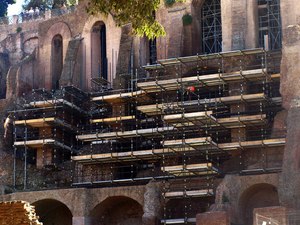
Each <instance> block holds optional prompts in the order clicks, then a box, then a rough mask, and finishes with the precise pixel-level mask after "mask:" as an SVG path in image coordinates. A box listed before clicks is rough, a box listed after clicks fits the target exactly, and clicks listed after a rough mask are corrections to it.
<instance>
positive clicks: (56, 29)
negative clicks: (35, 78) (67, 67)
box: [40, 22, 72, 89]
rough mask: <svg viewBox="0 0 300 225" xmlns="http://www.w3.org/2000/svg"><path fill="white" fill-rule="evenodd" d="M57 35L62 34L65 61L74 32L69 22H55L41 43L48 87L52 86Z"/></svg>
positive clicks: (45, 84)
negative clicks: (53, 42)
mask: <svg viewBox="0 0 300 225" xmlns="http://www.w3.org/2000/svg"><path fill="white" fill-rule="evenodd" d="M57 35H60V36H61V38H62V46H63V49H62V52H63V54H62V55H63V56H62V60H63V61H64V59H65V56H66V53H67V46H68V43H69V41H70V40H71V37H72V33H71V30H70V28H69V26H68V24H66V23H64V22H57V23H55V24H53V25H52V26H51V27H50V28H49V29H48V31H47V32H46V36H45V38H44V39H43V41H41V43H40V59H41V61H42V64H43V68H44V71H41V72H44V74H45V76H44V77H45V78H44V86H45V87H46V88H47V89H51V88H52V66H51V61H52V59H51V57H52V54H51V53H52V40H53V38H54V37H55V36H57ZM41 77H42V76H41ZM41 82H42V81H41Z"/></svg>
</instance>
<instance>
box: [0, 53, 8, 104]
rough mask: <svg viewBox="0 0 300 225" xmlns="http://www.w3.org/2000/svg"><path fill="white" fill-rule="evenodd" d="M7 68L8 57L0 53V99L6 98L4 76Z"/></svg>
mask: <svg viewBox="0 0 300 225" xmlns="http://www.w3.org/2000/svg"><path fill="white" fill-rule="evenodd" d="M8 68H9V59H8V55H7V54H4V53H0V99H5V98H6V76H7V72H8Z"/></svg>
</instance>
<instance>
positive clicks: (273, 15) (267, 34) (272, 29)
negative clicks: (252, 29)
mask: <svg viewBox="0 0 300 225" xmlns="http://www.w3.org/2000/svg"><path fill="white" fill-rule="evenodd" d="M258 27H259V38H258V39H259V47H264V48H265V49H267V50H276V49H281V45H282V44H281V37H282V34H281V17H280V0H258Z"/></svg>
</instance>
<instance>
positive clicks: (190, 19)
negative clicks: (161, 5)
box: [182, 13, 193, 26]
mask: <svg viewBox="0 0 300 225" xmlns="http://www.w3.org/2000/svg"><path fill="white" fill-rule="evenodd" d="M192 22H193V17H192V15H191V14H189V13H187V14H185V15H183V17H182V23H183V26H187V25H190V24H192Z"/></svg>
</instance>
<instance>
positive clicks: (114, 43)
mask: <svg viewBox="0 0 300 225" xmlns="http://www.w3.org/2000/svg"><path fill="white" fill-rule="evenodd" d="M97 23H99V24H105V27H106V52H107V80H108V81H109V82H112V81H113V79H114V78H115V76H116V68H117V62H118V54H119V49H120V41H121V28H120V27H118V26H117V25H116V23H115V21H114V19H113V17H112V16H111V15H108V16H104V15H101V14H99V15H97V16H90V17H89V18H88V19H87V21H86V23H85V25H84V28H83V32H82V37H83V41H82V49H83V54H82V55H83V65H84V73H85V74H84V79H83V80H84V82H85V87H86V88H87V89H90V88H91V78H92V47H93V46H92V37H91V36H92V32H91V31H92V30H93V26H94V25H95V24H97Z"/></svg>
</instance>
